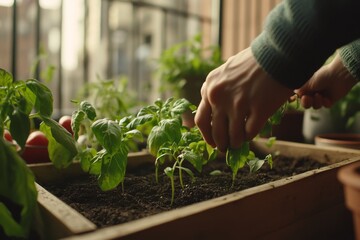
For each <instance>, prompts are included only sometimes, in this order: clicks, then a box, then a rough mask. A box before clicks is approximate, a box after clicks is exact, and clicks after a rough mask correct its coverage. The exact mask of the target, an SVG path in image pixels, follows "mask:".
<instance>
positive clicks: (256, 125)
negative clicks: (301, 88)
mask: <svg viewBox="0 0 360 240" xmlns="http://www.w3.org/2000/svg"><path fill="white" fill-rule="evenodd" d="M201 95H202V100H201V102H200V104H199V106H198V109H197V112H196V115H195V123H196V124H197V126H198V127H199V129H200V131H201V133H202V135H203V137H204V139H205V141H206V142H208V143H209V144H210V145H212V146H213V147H217V148H218V149H219V150H220V151H221V152H225V151H226V150H227V149H228V148H233V149H236V148H239V147H240V146H241V144H242V143H243V142H244V141H246V140H251V139H253V138H254V137H255V136H256V135H257V134H258V133H259V132H260V130H261V129H262V127H263V126H264V124H265V123H266V121H267V119H268V118H269V117H270V116H271V115H272V114H273V113H274V112H275V111H276V110H277V109H278V108H279V107H280V106H281V105H282V104H283V103H284V102H285V101H287V100H288V99H289V98H290V96H291V95H293V91H292V90H290V89H288V88H286V87H284V86H283V85H281V84H280V83H278V82H276V81H275V80H273V79H272V78H271V77H270V76H269V75H268V74H267V73H266V72H265V71H264V70H263V69H261V67H260V66H259V64H258V63H257V62H256V59H255V58H254V56H253V54H252V52H251V49H250V48H247V49H245V50H244V51H242V52H240V53H238V54H236V55H235V56H232V57H231V58H229V59H228V60H227V61H226V62H225V63H224V64H223V65H221V66H220V67H218V68H216V69H214V70H213V71H212V72H210V73H209V75H208V76H207V79H206V81H205V82H204V84H203V86H202V89H201Z"/></svg>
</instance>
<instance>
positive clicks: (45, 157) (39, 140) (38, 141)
mask: <svg viewBox="0 0 360 240" xmlns="http://www.w3.org/2000/svg"><path fill="white" fill-rule="evenodd" d="M48 143H49V141H48V139H47V138H46V136H45V134H44V133H43V132H41V131H38V130H36V131H33V132H31V133H30V134H29V137H28V139H27V140H26V144H25V147H24V151H23V152H22V155H21V156H22V157H23V159H24V160H25V161H26V163H44V162H50V158H49V152H48V149H47V146H48Z"/></svg>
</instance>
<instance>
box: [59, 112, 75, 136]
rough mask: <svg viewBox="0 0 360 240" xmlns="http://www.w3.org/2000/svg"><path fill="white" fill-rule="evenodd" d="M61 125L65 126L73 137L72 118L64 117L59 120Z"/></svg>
mask: <svg viewBox="0 0 360 240" xmlns="http://www.w3.org/2000/svg"><path fill="white" fill-rule="evenodd" d="M59 124H60V125H61V126H63V127H64V128H65V129H66V130H68V132H69V133H71V135H73V134H74V132H73V130H72V128H71V116H68V115H64V116H62V117H61V118H60V119H59Z"/></svg>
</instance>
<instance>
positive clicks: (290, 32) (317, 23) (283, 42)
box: [251, 0, 360, 88]
mask: <svg viewBox="0 0 360 240" xmlns="http://www.w3.org/2000/svg"><path fill="white" fill-rule="evenodd" d="M359 9H360V1H358V0H301V1H298V0H284V2H283V3H282V4H280V5H279V6H278V7H276V8H275V9H274V10H273V11H272V12H271V14H270V15H269V17H268V19H267V23H266V25H265V28H264V31H263V33H262V34H261V35H260V36H258V37H257V38H256V39H255V40H254V41H253V43H252V46H251V47H252V51H253V54H254V57H255V58H256V60H257V61H258V63H259V64H260V65H261V67H262V68H263V69H264V70H265V71H266V72H267V73H269V74H270V75H271V76H272V77H273V78H274V79H275V80H277V81H278V82H280V83H281V84H283V85H285V86H287V87H289V88H298V87H300V86H301V85H303V83H305V82H306V81H307V80H308V79H309V78H310V77H311V76H312V75H313V73H314V72H315V71H316V70H317V69H318V68H320V67H321V66H322V65H323V63H324V62H325V60H326V59H327V58H328V57H329V56H330V55H331V54H332V53H333V52H334V51H335V50H336V49H337V48H339V47H341V46H343V45H345V44H348V43H349V42H351V41H353V40H354V39H357V38H359V37H360V28H359V27H358V26H357V25H358V22H359V21H358V20H359V15H358V11H359ZM347 29H350V31H349V30H347Z"/></svg>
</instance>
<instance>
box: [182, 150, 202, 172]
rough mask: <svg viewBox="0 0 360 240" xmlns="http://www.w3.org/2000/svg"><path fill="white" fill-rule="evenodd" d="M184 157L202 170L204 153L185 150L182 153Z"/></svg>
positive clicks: (198, 169)
mask: <svg viewBox="0 0 360 240" xmlns="http://www.w3.org/2000/svg"><path fill="white" fill-rule="evenodd" d="M182 157H183V158H184V159H185V160H186V161H188V162H190V163H191V164H192V165H193V166H194V167H195V169H196V170H197V171H198V172H201V170H202V166H203V158H202V155H200V154H198V153H195V152H192V151H184V152H183V153H182Z"/></svg>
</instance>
